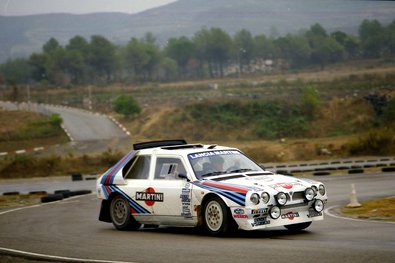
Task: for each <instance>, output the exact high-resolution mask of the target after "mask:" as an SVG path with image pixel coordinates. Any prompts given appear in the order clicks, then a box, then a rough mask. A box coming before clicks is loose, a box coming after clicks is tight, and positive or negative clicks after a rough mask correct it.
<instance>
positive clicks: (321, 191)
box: [318, 184, 326, 195]
mask: <svg viewBox="0 0 395 263" xmlns="http://www.w3.org/2000/svg"><path fill="white" fill-rule="evenodd" d="M318 192H319V193H320V195H325V193H326V189H325V186H324V185H323V184H320V186H319V187H318Z"/></svg>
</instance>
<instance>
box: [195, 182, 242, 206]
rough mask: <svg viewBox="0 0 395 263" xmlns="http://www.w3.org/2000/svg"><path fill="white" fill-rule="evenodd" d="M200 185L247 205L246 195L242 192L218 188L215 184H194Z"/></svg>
mask: <svg viewBox="0 0 395 263" xmlns="http://www.w3.org/2000/svg"><path fill="white" fill-rule="evenodd" d="M194 185H196V186H198V187H201V188H204V189H207V190H210V191H213V192H215V193H217V194H220V195H222V196H225V197H226V198H228V199H230V200H232V201H233V202H235V203H237V204H239V205H242V206H245V197H246V196H245V195H244V194H242V193H237V192H233V191H229V190H224V189H222V188H217V187H213V186H208V185H203V184H194Z"/></svg>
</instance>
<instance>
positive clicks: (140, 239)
mask: <svg viewBox="0 0 395 263" xmlns="http://www.w3.org/2000/svg"><path fill="white" fill-rule="evenodd" d="M394 176H395V173H381V174H379V173H377V174H359V175H337V176H324V177H320V178H319V179H320V180H321V181H323V182H324V183H325V184H326V186H327V189H328V196H329V202H328V204H327V208H331V209H330V210H329V213H330V214H335V212H334V208H333V207H336V206H343V205H345V204H347V203H348V202H349V198H350V192H351V186H350V185H351V183H354V184H355V186H356V190H357V195H358V199H359V201H363V200H365V199H370V198H374V197H382V196H393V195H394V194H395V192H394ZM315 179H317V178H315ZM99 207H100V203H99V201H98V200H97V199H96V197H95V196H94V195H87V196H83V197H79V198H76V199H65V200H63V201H61V202H57V203H49V204H46V205H40V206H35V207H30V208H29V207H28V208H25V209H21V210H14V211H10V212H7V211H4V210H3V211H0V233H1V239H0V247H2V248H3V249H4V248H7V249H15V250H20V251H26V252H30V253H39V254H46V255H52V256H58V257H67V258H79V259H82V261H87V262H88V261H89V260H108V261H110V262H113V261H124V262H125V261H126V262H243V263H244V262H262V261H265V262H303V263H306V262H342V263H347V262H393V259H394V258H395V250H394V247H395V224H393V223H384V222H375V221H362V220H350V219H345V218H341V217H337V216H332V215H329V214H328V212H326V216H325V220H324V221H321V222H315V223H313V224H312V225H311V226H310V227H309V228H308V229H307V230H306V231H303V232H301V233H290V232H288V231H287V230H284V228H278V229H277V228H276V229H273V230H261V231H254V232H248V231H238V232H237V233H236V234H234V235H232V236H230V237H225V238H213V237H208V236H205V235H202V234H201V233H199V231H198V230H197V229H194V228H181V227H179V228H176V227H160V228H158V229H153V228H151V229H150V228H146V229H141V230H138V231H134V232H133V231H132V232H128V231H126V232H122V231H117V230H115V229H114V228H113V226H112V225H111V224H107V223H103V222H99V221H98V220H97V217H98V212H99ZM1 250H2V249H1V248H0V251H1ZM92 262H93V261H92ZM96 262H97V261H96Z"/></svg>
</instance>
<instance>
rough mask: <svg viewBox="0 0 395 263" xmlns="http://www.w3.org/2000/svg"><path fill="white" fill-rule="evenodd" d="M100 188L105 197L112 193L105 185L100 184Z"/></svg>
mask: <svg viewBox="0 0 395 263" xmlns="http://www.w3.org/2000/svg"><path fill="white" fill-rule="evenodd" d="M102 190H103V193H104V197H105V199H108V197H109V196H110V194H111V193H112V190H111V189H110V187H108V186H107V185H102Z"/></svg>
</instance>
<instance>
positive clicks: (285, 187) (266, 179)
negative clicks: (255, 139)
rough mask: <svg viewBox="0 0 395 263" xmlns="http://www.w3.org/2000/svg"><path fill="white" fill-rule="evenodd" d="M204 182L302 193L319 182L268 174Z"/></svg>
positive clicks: (247, 174)
mask: <svg viewBox="0 0 395 263" xmlns="http://www.w3.org/2000/svg"><path fill="white" fill-rule="evenodd" d="M204 181H214V182H215V183H216V184H224V185H235V186H240V187H245V188H248V189H249V190H255V191H260V190H262V191H263V190H266V191H270V189H271V190H276V191H279V192H280V191H285V192H286V191H303V190H304V189H306V188H307V187H311V186H312V185H313V184H317V183H319V182H317V181H314V180H310V179H301V178H296V177H293V176H285V175H280V174H273V173H269V172H259V173H246V174H238V175H226V176H218V177H215V178H208V179H207V180H204Z"/></svg>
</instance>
